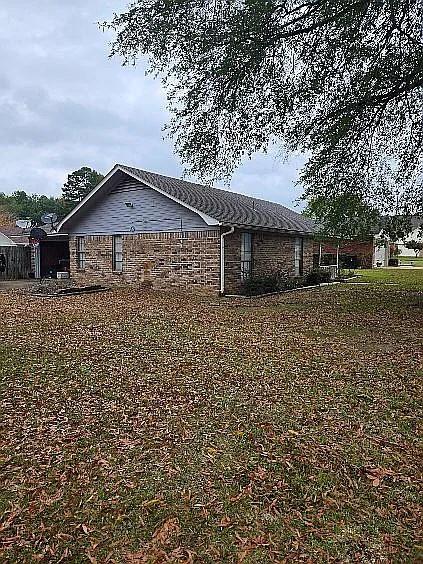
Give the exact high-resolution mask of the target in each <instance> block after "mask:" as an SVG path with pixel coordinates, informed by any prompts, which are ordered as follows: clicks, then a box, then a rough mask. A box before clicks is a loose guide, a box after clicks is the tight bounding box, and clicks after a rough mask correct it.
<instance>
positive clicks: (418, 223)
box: [395, 215, 423, 259]
mask: <svg viewBox="0 0 423 564" xmlns="http://www.w3.org/2000/svg"><path fill="white" fill-rule="evenodd" d="M411 225H412V228H413V230H412V232H411V233H410V234H409V235H407V237H405V238H404V239H402V240H400V241H396V243H395V244H396V246H397V248H398V251H400V253H399V258H400V259H401V257H415V256H416V253H415V252H414V251H413V249H407V247H406V246H405V243H407V242H408V241H418V242H419V243H423V217H421V216H417V215H415V216H414V217H413V218H412V219H411ZM418 256H421V257H423V251H420V254H419V255H418Z"/></svg>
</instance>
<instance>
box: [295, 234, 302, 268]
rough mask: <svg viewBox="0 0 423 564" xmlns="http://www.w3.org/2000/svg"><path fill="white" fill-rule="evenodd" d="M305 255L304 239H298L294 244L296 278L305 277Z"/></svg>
mask: <svg viewBox="0 0 423 564" xmlns="http://www.w3.org/2000/svg"><path fill="white" fill-rule="evenodd" d="M303 255H304V240H303V238H302V237H296V239H295V244H294V261H295V276H302V275H303V262H304V260H303Z"/></svg>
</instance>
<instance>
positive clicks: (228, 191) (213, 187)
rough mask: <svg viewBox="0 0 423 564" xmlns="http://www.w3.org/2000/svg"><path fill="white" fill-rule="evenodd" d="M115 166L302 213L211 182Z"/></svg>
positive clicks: (132, 167) (121, 165) (125, 166)
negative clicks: (200, 181) (205, 182)
mask: <svg viewBox="0 0 423 564" xmlns="http://www.w3.org/2000/svg"><path fill="white" fill-rule="evenodd" d="M116 166H120V167H122V168H126V169H132V170H137V171H139V172H146V173H147V174H155V175H156V176H161V177H162V178H168V179H169V180H177V181H178V182H185V183H187V184H193V185H194V186H199V187H201V188H212V189H213V190H218V191H219V192H224V193H225V194H233V195H236V196H242V197H243V198H249V199H251V200H254V201H256V202H265V203H266V204H274V205H277V206H281V207H282V208H284V209H285V210H287V211H289V212H291V213H296V214H298V215H302V214H301V213H299V212H297V211H295V210H292V209H291V208H288V207H287V206H285V205H284V204H281V203H279V202H274V201H272V200H265V199H264V198H257V197H256V196H250V195H249V194H242V192H236V191H234V190H225V189H224V188H219V187H217V186H213V185H211V184H200V183H199V182H192V181H191V180H185V179H183V178H176V177H175V176H168V175H167V174H162V173H161V172H155V171H152V170H146V169H143V168H137V167H135V166H129V165H123V164H119V163H117V164H116Z"/></svg>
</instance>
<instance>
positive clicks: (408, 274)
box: [351, 267, 423, 290]
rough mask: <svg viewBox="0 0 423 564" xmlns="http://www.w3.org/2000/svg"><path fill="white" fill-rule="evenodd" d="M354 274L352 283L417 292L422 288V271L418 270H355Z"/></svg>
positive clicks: (393, 268)
mask: <svg viewBox="0 0 423 564" xmlns="http://www.w3.org/2000/svg"><path fill="white" fill-rule="evenodd" d="M355 274H356V276H357V278H355V279H353V280H352V281H351V282H352V283H360V282H366V283H368V284H382V285H386V284H387V285H396V286H398V287H400V288H402V289H404V290H405V289H410V290H412V289H414V290H419V289H422V286H423V269H419V268H395V267H392V268H372V269H369V270H364V269H363V270H356V271H355Z"/></svg>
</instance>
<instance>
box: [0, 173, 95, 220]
mask: <svg viewBox="0 0 423 564" xmlns="http://www.w3.org/2000/svg"><path fill="white" fill-rule="evenodd" d="M103 178H104V176H103V175H102V174H101V173H99V172H97V171H96V170H93V169H91V168H89V167H86V166H84V167H82V168H80V169H79V170H76V171H74V172H72V173H71V174H69V175H68V178H67V181H66V182H65V184H64V185H63V187H62V194H61V195H60V196H58V197H54V196H45V195H39V194H27V193H26V192H25V191H24V190H16V191H15V192H12V193H11V194H5V193H4V192H0V213H2V214H3V215H8V216H10V217H11V219H14V220H17V219H29V220H31V221H33V222H34V223H36V224H39V223H41V216H42V215H43V214H45V213H55V214H56V215H57V217H58V219H62V218H63V217H65V216H66V215H67V214H68V213H69V212H70V211H72V209H73V208H74V207H75V206H76V205H77V204H78V203H79V202H80V201H81V200H82V199H83V198H84V197H85V196H86V195H87V194H88V193H89V192H90V191H91V190H92V189H93V188H94V187H95V186H96V185H97V184H98V183H99V182H101V180H102V179H103Z"/></svg>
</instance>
